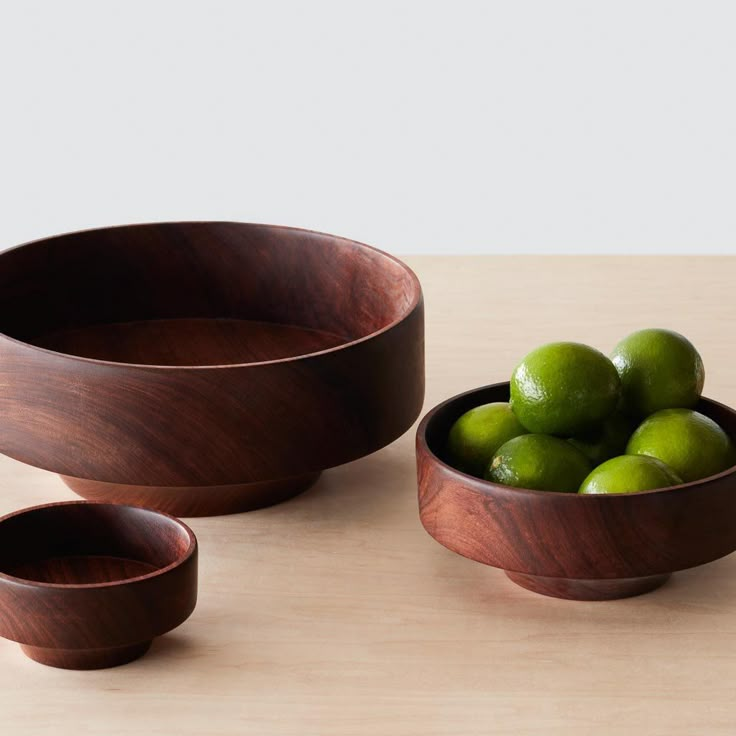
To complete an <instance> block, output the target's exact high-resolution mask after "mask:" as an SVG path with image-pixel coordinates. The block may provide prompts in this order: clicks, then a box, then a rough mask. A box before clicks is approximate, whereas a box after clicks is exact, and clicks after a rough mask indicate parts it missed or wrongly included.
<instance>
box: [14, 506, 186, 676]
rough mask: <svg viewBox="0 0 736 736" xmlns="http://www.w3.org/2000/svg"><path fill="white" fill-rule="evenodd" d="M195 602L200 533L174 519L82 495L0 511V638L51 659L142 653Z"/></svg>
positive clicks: (111, 658)
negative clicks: (3, 513)
mask: <svg viewBox="0 0 736 736" xmlns="http://www.w3.org/2000/svg"><path fill="white" fill-rule="evenodd" d="M196 602H197V540H196V539H195V537H194V534H193V533H192V531H191V529H189V527H187V526H185V525H184V524H182V523H181V522H180V521H178V520H177V519H174V518H173V517H171V516H167V515H165V514H161V513H157V512H155V511H150V510H148V509H142V508H135V507H132V506H118V505H114V504H106V503H90V502H88V501H71V502H67V503H55V504H47V505H44V506H33V507H32V508H28V509H24V510H23V511H17V512H15V513H13V514H8V515H7V516H3V517H2V518H0V636H2V637H4V638H6V639H11V640H13V641H17V642H19V643H20V645H21V649H22V650H23V651H24V652H25V653H26V654H27V655H28V656H29V657H30V658H31V659H35V660H36V661H37V662H41V663H42V664H46V665H50V666H52V667H63V668H65V669H73V670H91V669H100V668H102V667H115V666H117V665H120V664H125V663H126V662H130V661H131V660H134V659H137V658H138V657H140V656H141V655H143V654H145V652H146V651H147V650H148V648H149V647H150V646H151V642H152V640H153V639H154V638H155V637H157V636H161V635H162V634H165V633H166V632H167V631H171V629H173V628H175V627H176V626H179V624H181V623H182V622H183V621H185V620H186V619H187V618H188V617H189V615H190V614H191V613H192V611H193V610H194V606H195V604H196Z"/></svg>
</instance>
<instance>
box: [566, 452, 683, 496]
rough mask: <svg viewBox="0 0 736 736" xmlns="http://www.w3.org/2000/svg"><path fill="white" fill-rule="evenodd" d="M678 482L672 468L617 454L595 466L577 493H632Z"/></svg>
mask: <svg viewBox="0 0 736 736" xmlns="http://www.w3.org/2000/svg"><path fill="white" fill-rule="evenodd" d="M679 483H682V479H681V478H680V476H679V475H677V473H675V471H674V470H672V468H670V467H669V466H668V465H665V464H664V463H663V462H662V461H661V460H657V458H654V457H647V456H646V455H619V457H614V458H611V459H610V460H606V462H605V463H603V464H602V465H599V466H598V467H597V468H595V470H593V472H592V473H591V474H590V475H589V476H588V477H587V478H586V479H585V480H584V481H583V483H582V485H581V486H580V490H579V491H578V493H588V494H593V493H636V492H637V491H651V490H654V489H655V488H666V487H667V486H676V485H678V484H679Z"/></svg>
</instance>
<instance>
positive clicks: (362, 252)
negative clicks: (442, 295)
mask: <svg viewBox="0 0 736 736" xmlns="http://www.w3.org/2000/svg"><path fill="white" fill-rule="evenodd" d="M423 331H424V320H423V300H422V293H421V288H420V285H419V282H418V280H417V278H416V277H415V276H414V274H413V273H412V272H411V271H410V270H409V269H408V268H407V267H406V266H404V265H403V264H402V263H401V262H399V261H398V260H396V259H395V258H392V257H391V256H389V255H387V254H385V253H382V252H380V251H377V250H375V249H373V248H370V247H368V246H365V245H361V244H359V243H355V242H353V241H349V240H345V239H342V238H336V237H332V236H329V235H323V234H320V233H314V232H309V231H305V230H296V229H291V228H281V227H272V226H264V225H247V224H240V223H224V222H220V223H212V222H210V223H207V222H199V223H197V222H191V223H165V224H153V225H134V226H126V227H118V228H106V229H102V230H91V231H85V232H80V233H72V234H69V235H62V236H58V237H55V238H48V239H46V240H39V241H35V242H33V243H29V244H26V245H24V246H19V247H18V248H13V249H10V250H8V251H5V252H4V253H2V254H0V385H2V386H3V391H2V392H1V393H0V416H2V417H3V421H2V423H0V451H2V452H4V453H5V454H7V455H9V456H11V457H13V458H15V459H17V460H21V461H23V462H26V463H29V464H31V465H35V466H37V467H41V468H44V469H46V470H51V471H53V472H56V473H59V474H60V475H62V476H64V477H65V478H67V479H70V480H68V481H67V482H69V484H70V485H71V486H72V487H73V488H74V489H75V490H77V491H79V492H81V493H82V494H83V495H85V496H86V497H89V498H106V499H109V500H115V501H120V502H128V503H133V504H141V505H147V506H149V507H154V508H161V509H166V510H167V511H170V512H172V513H175V514H177V515H187V516H198V515H213V514H222V513H230V512H232V511H240V510H245V509H250V508H254V507H257V506H263V505H268V504H271V503H275V502H278V501H281V500H284V498H287V497H289V496H292V495H294V494H295V493H297V492H299V491H300V490H303V489H304V488H306V487H308V486H309V485H310V484H311V482H313V480H314V478H315V477H316V475H317V474H318V473H319V472H320V471H322V470H324V469H326V468H330V467H333V466H335V465H340V464H342V463H345V462H348V461H351V460H355V459H357V458H359V457H362V456H364V455H367V454H370V453H372V452H374V451H375V450H378V449H380V448H381V447H383V446H384V445H386V444H388V443H390V442H392V441H393V440H394V439H396V438H397V437H398V436H400V435H401V434H402V433H403V432H405V431H406V429H407V428H408V427H409V426H410V425H411V424H412V422H413V421H414V420H415V419H416V417H417V415H418V414H419V411H420V409H421V405H422V401H423V396H424V337H423V335H424V332H423ZM295 479H296V480H295ZM113 486H115V487H113ZM159 488H161V489H165V490H163V491H162V492H161V493H160V494H159V493H158V492H157V490H156V489H159ZM141 489H143V490H141ZM179 489H184V490H179ZM177 498H179V499H180V503H179V502H177ZM159 499H160V502H159Z"/></svg>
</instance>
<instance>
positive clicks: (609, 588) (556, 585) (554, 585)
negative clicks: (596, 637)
mask: <svg viewBox="0 0 736 736" xmlns="http://www.w3.org/2000/svg"><path fill="white" fill-rule="evenodd" d="M506 575H507V576H508V578H509V580H511V581H512V582H514V583H516V584H517V585H520V586H521V587H522V588H526V589H527V590H531V591H533V592H534V593H540V594H541V595H548V596H552V597H553V598H567V599H569V600H574V601H610V600H614V599H616V598H630V597H631V596H635V595H641V594H642V593H649V592H650V591H652V590H655V589H656V588H659V587H660V586H661V585H664V584H665V583H666V582H667V580H668V578H669V577H670V576H669V574H665V575H648V576H646V577H641V578H614V579H601V580H576V579H574V578H551V577H542V576H540V575H526V574H525V573H521V572H510V571H508V570H507V571H506Z"/></svg>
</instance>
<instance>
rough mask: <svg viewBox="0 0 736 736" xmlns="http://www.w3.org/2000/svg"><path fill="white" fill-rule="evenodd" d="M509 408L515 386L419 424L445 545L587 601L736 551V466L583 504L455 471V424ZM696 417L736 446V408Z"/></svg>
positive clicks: (630, 591) (638, 589) (434, 523)
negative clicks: (451, 448)
mask: <svg viewBox="0 0 736 736" xmlns="http://www.w3.org/2000/svg"><path fill="white" fill-rule="evenodd" d="M508 399H509V384H508V383H498V384H495V385H492V386H486V387H484V388H479V389H474V390H472V391H468V392H467V393H463V394H459V395H458V396H454V397H453V398H451V399H448V400H447V401H445V402H443V403H442V404H440V405H439V406H437V407H435V408H434V409H432V411H430V412H429V413H428V414H427V416H425V417H424V419H423V420H422V422H421V424H420V425H419V429H418V431H417V444H416V447H417V468H418V481H419V512H420V516H421V520H422V524H423V525H424V528H425V529H426V530H427V531H428V532H429V534H430V535H431V536H432V537H434V538H435V539H436V540H437V541H438V542H439V543H440V544H442V545H444V546H445V547H447V548H448V549H450V550H452V551H453V552H457V553H458V554H460V555H463V556H464V557H469V558H470V559H471V560H476V561H478V562H482V563H484V564H486V565H492V566H493V567H498V568H501V569H502V570H504V571H506V574H507V575H508V577H509V578H510V579H511V580H513V581H514V582H515V583H517V584H518V585H521V586H523V587H524V588H528V589H529V590H532V591H534V592H537V593H543V594H544V595H550V596H556V597H558V598H572V599H578V600H606V599H612V598H624V597H627V596H632V595H638V594H640V593H646V592H647V591H650V590H653V589H655V588H657V587H659V586H660V585H662V584H663V583H664V582H665V581H666V580H667V579H668V578H669V576H670V574H671V573H672V572H674V571H676V570H683V569H685V568H689V567H695V566H696V565H702V564H704V563H706V562H711V561H712V560H716V559H718V558H719V557H723V556H724V555H727V554H729V553H731V552H733V551H734V550H735V549H736V467H735V468H731V469H729V470H726V471H724V472H722V473H719V474H718V475H714V476H711V477H709V478H703V479H702V480H698V481H694V482H691V483H684V484H682V485H678V486H673V487H672V488H667V489H658V490H654V491H643V492H640V493H630V494H621V495H578V494H575V493H552V492H549V491H533V490H526V489H523V488H511V487H508V486H503V485H499V484H496V483H491V482H490V481H485V480H481V479H480V478H475V477H473V476H470V475H467V474H465V473H463V472H461V471H460V470H457V469H455V468H453V467H452V466H450V465H449V464H448V463H447V461H446V458H445V442H446V440H447V434H448V432H449V430H450V427H451V426H452V424H453V423H454V422H455V420H456V419H458V417H460V416H461V415H462V414H464V413H465V412H466V411H468V410H469V409H471V408H473V407H475V406H479V405H481V404H485V403H489V402H493V401H508ZM696 409H697V410H698V411H700V412H702V413H703V414H706V415H707V416H709V417H711V418H712V419H714V420H715V421H716V422H718V424H720V425H721V427H723V428H724V430H726V432H728V433H729V434H730V435H731V436H732V437H736V412H734V411H733V410H732V409H729V408H728V407H726V406H724V405H723V404H719V403H718V402H715V401H711V400H710V399H701V400H700V403H699V404H698V406H697V407H696Z"/></svg>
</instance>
